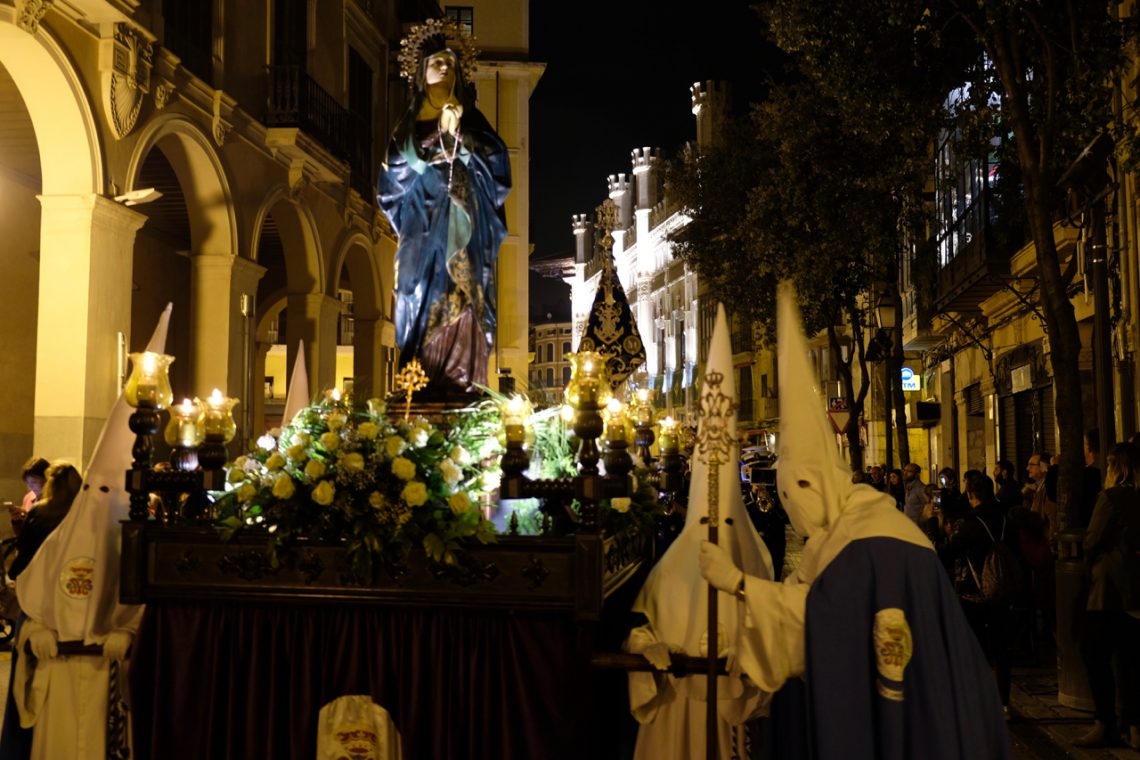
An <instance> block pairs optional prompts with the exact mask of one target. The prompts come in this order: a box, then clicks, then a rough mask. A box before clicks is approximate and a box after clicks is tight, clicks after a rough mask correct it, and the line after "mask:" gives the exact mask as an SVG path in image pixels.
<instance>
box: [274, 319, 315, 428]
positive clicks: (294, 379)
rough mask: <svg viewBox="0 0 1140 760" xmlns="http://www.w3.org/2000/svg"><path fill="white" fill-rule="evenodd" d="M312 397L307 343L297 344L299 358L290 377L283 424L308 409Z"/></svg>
mask: <svg viewBox="0 0 1140 760" xmlns="http://www.w3.org/2000/svg"><path fill="white" fill-rule="evenodd" d="M311 398H312V397H311V396H310V395H309V372H308V370H307V369H305V341H303V340H302V341H299V342H298V343H297V358H296V360H295V361H294V362H293V374H292V375H290V376H289V390H288V391H286V393H285V411H284V412H282V413H281V424H282V425H288V424H289V423H290V422H292V421H293V418H294V417H296V416H297V412H299V411H301V410H302V409H304V408H306V407H307V406H308V405H309V401H310V399H311Z"/></svg>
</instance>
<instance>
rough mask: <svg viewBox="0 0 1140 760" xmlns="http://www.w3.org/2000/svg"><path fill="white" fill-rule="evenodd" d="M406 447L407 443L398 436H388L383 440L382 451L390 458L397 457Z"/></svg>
mask: <svg viewBox="0 0 1140 760" xmlns="http://www.w3.org/2000/svg"><path fill="white" fill-rule="evenodd" d="M407 447H408V442H407V441H405V440H404V439H403V438H401V437H400V436H398V435H390V436H388V437H387V438H385V439H384V451H386V452H387V453H388V456H390V457H398V456H400V454H401V452H403V450H404V449H406V448H407Z"/></svg>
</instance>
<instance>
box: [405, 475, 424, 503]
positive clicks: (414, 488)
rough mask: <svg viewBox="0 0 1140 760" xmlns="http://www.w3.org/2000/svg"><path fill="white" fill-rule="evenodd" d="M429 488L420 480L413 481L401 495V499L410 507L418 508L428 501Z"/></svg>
mask: <svg viewBox="0 0 1140 760" xmlns="http://www.w3.org/2000/svg"><path fill="white" fill-rule="evenodd" d="M427 495H428V494H427V486H426V485H424V484H423V483H421V482H420V481H418V480H413V481H411V482H409V483H408V484H407V485H406V486H404V490H403V491H402V492H401V493H400V498H401V499H403V500H404V501H405V502H406V503H407V505H408V506H409V507H418V506H420V505H421V504H423V503H425V502H426V501H427Z"/></svg>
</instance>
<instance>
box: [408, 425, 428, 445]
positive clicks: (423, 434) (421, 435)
mask: <svg viewBox="0 0 1140 760" xmlns="http://www.w3.org/2000/svg"><path fill="white" fill-rule="evenodd" d="M430 437H431V431H430V430H428V429H427V428H426V427H422V426H420V425H417V426H416V427H414V428H412V430H411V432H410V433H409V434H408V441H410V442H411V444H412V445H413V446H415V447H416V448H417V449H422V448H423V447H424V446H427V442H428V438H430Z"/></svg>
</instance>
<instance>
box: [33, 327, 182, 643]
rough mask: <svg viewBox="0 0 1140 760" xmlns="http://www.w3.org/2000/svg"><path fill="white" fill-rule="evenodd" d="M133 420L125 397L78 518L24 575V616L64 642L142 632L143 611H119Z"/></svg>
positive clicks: (93, 464)
mask: <svg viewBox="0 0 1140 760" xmlns="http://www.w3.org/2000/svg"><path fill="white" fill-rule="evenodd" d="M172 308H173V306H172V304H167V306H166V308H165V309H164V310H163V312H162V315H161V316H160V317H159V319H158V325H157V326H156V327H155V328H154V333H153V334H152V335H151V338H150V342H149V343H147V346H146V350H147V351H153V352H155V353H164V351H165V348H166V332H167V328H168V326H169V324H170V312H171V309H172ZM131 412H132V409H131V407H130V406H129V405H128V404H127V401H126V399H125V398H123V394H122V392H121V391H120V393H119V398H118V400H117V401H116V402H115V405H114V406H113V407H112V408H111V413H110V414H109V415H108V416H107V421H106V423H105V424H104V425H103V432H102V433H101V434H100V435H99V440H98V442H97V443H96V444H95V450H94V451H93V452H92V454H91V461H90V462H89V463H88V465H87V470H86V472H84V474H83V488H82V490H81V491H80V492H79V495H78V496H77V497H75V502H74V503H73V504H72V505H71V511H70V512H68V513H67V517H65V518H64V519H63V522H61V523H60V525H59V527H58V528H56V529H55V530H54V531H53V532H52V533H51V535H49V536H48V538H47V540H45V541H44V543H43V545H42V546H41V547H40V549H39V551H37V552H36V555H35V557H33V558H32V561H31V563H30V564H29V565H28V568H27V569H26V570H25V571H24V572H23V573H22V574H21V575H20V583H19V587H18V588H17V595H18V597H19V600H20V608H21V609H22V610H23V611H24V612H25V613H26V614H27V615H28V617H30V618H32V619H34V620H37V621H39V622H41V623H43V624H44V625H46V626H47V627H48V628H52V629H54V630H55V631H56V633H57V635H58V637H59V640H60V641H77V640H81V641H83V642H84V643H86V644H98V643H102V642H103V640H104V639H106V637H107V634H108V633H110V632H111V631H113V630H116V629H126V630H131V631H134V630H136V629H137V628H138V623H139V619H140V618H141V616H142V611H143V607H142V605H123V604H119V542H120V534H121V526H120V524H119V522H120V521H121V520H126V519H128V518H129V517H130V494H128V493H127V491H126V487H125V486H126V478H127V475H126V473H127V470H129V469H130V467H131V463H132V461H133V455H132V453H131V448H132V446H133V445H134V441H135V435H134V433H132V432H131V430H130V427H129V426H128V421H129V419H130V416H131Z"/></svg>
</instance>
